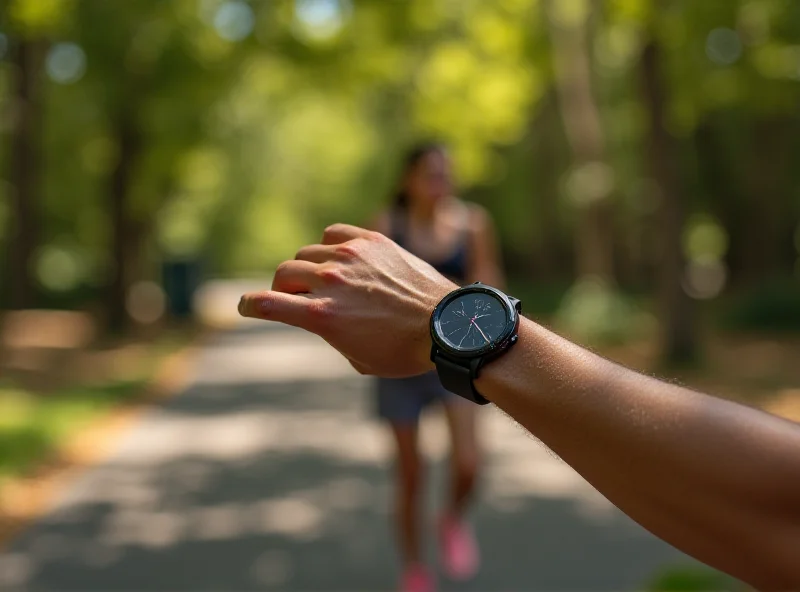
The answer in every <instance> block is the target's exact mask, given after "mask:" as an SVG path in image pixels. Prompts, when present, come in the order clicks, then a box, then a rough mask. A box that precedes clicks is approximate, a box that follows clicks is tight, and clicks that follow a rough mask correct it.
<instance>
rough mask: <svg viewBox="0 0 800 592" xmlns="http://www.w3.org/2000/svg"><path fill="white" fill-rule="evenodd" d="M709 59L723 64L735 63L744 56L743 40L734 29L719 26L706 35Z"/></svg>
mask: <svg viewBox="0 0 800 592" xmlns="http://www.w3.org/2000/svg"><path fill="white" fill-rule="evenodd" d="M706 55H707V56H708V59H709V60H711V61H712V62H714V63H715V64H719V65H721V66H730V65H731V64H735V63H736V62H737V61H738V60H739V58H740V57H742V40H741V39H740V38H739V34H738V33H737V32H736V31H734V30H733V29H728V28H726V27H719V28H717V29H713V30H712V31H711V32H710V33H709V34H708V37H706Z"/></svg>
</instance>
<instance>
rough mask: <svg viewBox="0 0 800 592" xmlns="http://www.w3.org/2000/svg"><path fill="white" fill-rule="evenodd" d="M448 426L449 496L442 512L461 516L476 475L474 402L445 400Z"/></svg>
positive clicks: (476, 445) (477, 456) (477, 455)
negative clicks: (449, 442)
mask: <svg viewBox="0 0 800 592" xmlns="http://www.w3.org/2000/svg"><path fill="white" fill-rule="evenodd" d="M444 408H445V414H446V415H447V423H448V424H449V428H450V441H451V457H450V497H449V500H448V503H447V506H446V509H445V512H446V513H447V514H449V515H451V516H453V517H457V518H458V517H460V516H461V515H462V514H463V513H464V511H465V509H466V506H467V504H468V503H469V500H470V498H471V496H472V492H473V489H474V488H475V482H476V480H477V476H478V464H479V457H480V452H479V449H478V435H477V429H476V415H477V414H476V410H477V409H478V408H477V406H476V405H473V404H471V403H469V402H467V401H461V400H458V399H452V400H449V401H447V402H446V403H445V406H444Z"/></svg>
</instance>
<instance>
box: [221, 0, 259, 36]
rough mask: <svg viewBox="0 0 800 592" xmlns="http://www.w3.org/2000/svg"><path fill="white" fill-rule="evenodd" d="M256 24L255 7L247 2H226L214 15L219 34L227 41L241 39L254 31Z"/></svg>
mask: <svg viewBox="0 0 800 592" xmlns="http://www.w3.org/2000/svg"><path fill="white" fill-rule="evenodd" d="M254 24H255V15H254V14H253V9H252V8H250V6H249V5H248V4H246V3H245V2H240V1H234V2H226V3H225V4H223V5H222V6H220V7H219V9H218V10H217V13H216V15H215V16H214V28H215V29H216V30H217V34H219V36H220V37H222V38H223V39H226V40H227V41H241V40H242V39H244V38H245V37H247V36H248V35H249V34H250V33H251V32H252V31H253V26H254Z"/></svg>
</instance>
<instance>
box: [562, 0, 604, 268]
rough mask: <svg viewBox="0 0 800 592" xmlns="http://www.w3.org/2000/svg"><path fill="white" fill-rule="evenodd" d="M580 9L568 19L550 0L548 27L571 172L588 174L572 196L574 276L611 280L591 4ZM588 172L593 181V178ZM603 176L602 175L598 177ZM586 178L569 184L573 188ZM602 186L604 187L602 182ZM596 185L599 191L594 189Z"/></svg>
mask: <svg viewBox="0 0 800 592" xmlns="http://www.w3.org/2000/svg"><path fill="white" fill-rule="evenodd" d="M584 8H585V11H584V13H585V14H582V15H581V16H580V17H576V16H575V15H570V16H569V17H568V18H567V17H566V16H565V15H562V14H560V13H559V11H560V10H562V8H561V5H560V4H559V2H558V1H557V0H555V1H551V3H550V5H549V12H550V32H551V39H552V46H553V61H554V67H555V74H556V90H557V92H558V99H559V107H560V111H561V117H562V119H563V121H564V129H565V131H566V135H567V140H568V141H569V144H570V146H571V148H572V152H573V155H574V163H575V166H574V172H573V175H581V176H583V178H588V179H589V183H588V185H589V186H590V187H589V189H591V190H592V193H591V194H588V193H587V194H581V193H580V191H578V193H577V194H575V195H573V196H572V197H573V198H574V199H575V201H576V205H577V207H578V208H579V209H580V213H579V223H578V228H577V231H576V233H575V239H576V244H575V250H576V267H577V272H578V275H579V276H590V275H591V276H597V277H600V278H603V279H606V280H611V279H613V276H614V270H613V265H614V264H613V242H612V241H611V238H610V234H611V232H610V224H611V216H610V215H609V214H610V213H609V203H608V201H609V197H610V195H611V193H612V191H613V177H612V176H611V169H610V168H609V167H608V165H607V164H606V163H605V138H604V137H603V130H602V126H601V123H600V113H599V111H598V107H597V103H596V102H595V100H594V96H593V95H592V80H591V64H590V57H589V48H588V44H587V35H588V33H587V29H588V27H587V23H588V21H589V16H590V15H589V11H590V4H589V3H585V6H584ZM592 177H594V180H593V181H592ZM599 177H603V178H599ZM585 185H586V184H585V183H576V184H574V186H575V187H577V188H582V187H585ZM603 186H604V187H603ZM598 188H601V189H600V190H599V191H598V192H596V193H595V192H594V191H595V190H597V189H598Z"/></svg>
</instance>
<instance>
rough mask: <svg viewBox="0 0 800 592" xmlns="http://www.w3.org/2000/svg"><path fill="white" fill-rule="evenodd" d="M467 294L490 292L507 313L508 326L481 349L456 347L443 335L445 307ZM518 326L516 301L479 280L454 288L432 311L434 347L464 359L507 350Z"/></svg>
mask: <svg viewBox="0 0 800 592" xmlns="http://www.w3.org/2000/svg"><path fill="white" fill-rule="evenodd" d="M466 294H489V295H491V296H493V297H494V298H496V299H497V300H499V301H500V303H501V304H502V305H503V308H504V309H505V313H506V326H505V328H504V329H503V331H502V333H501V334H500V335H499V336H498V337H497V338H496V339H494V340H493V341H492V342H491V343H489V344H487V345H485V346H483V347H481V348H479V349H470V350H463V349H460V348H455V347H453V346H452V345H450V344H449V343H448V342H447V341H446V340H445V339H444V338H443V337H442V336H441V333H442V328H441V317H442V313H443V312H444V309H445V308H447V305H448V304H449V303H450V302H452V301H453V300H455V299H456V298H459V297H461V296H464V295H466ZM518 328H519V311H518V310H517V307H516V305H515V303H514V301H512V299H511V298H510V297H509V296H508V295H507V294H505V293H504V292H502V291H501V290H498V289H497V288H493V287H492V286H487V285H486V284H481V283H479V282H476V283H474V284H470V285H468V286H464V287H462V288H458V289H457V290H453V291H452V292H450V293H449V294H448V295H447V296H445V297H444V298H442V300H441V301H440V302H439V304H437V305H436V308H434V309H433V312H432V313H431V321H430V330H431V331H430V332H431V339H432V340H433V344H434V349H436V348H438V349H439V350H440V352H441V353H444V354H445V355H447V356H448V357H451V358H458V359H462V360H471V359H475V358H482V357H491V355H492V354H495V353H500V352H503V351H505V349H506V348H507V347H508V345H509V344H510V343H511V340H512V338H513V337H514V335H516V333H517V330H518Z"/></svg>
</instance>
